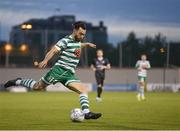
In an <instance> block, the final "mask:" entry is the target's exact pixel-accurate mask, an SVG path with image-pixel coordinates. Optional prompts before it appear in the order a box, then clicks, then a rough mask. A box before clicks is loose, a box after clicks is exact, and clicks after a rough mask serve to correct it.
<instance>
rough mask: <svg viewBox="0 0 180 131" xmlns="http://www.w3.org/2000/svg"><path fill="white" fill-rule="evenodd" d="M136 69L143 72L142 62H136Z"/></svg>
mask: <svg viewBox="0 0 180 131" xmlns="http://www.w3.org/2000/svg"><path fill="white" fill-rule="evenodd" d="M135 68H136V69H137V70H138V71H141V70H142V68H141V66H140V61H137V62H136V65H135Z"/></svg>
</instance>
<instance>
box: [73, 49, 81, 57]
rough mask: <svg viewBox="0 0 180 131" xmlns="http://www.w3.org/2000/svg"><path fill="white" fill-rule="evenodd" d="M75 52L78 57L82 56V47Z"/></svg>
mask: <svg viewBox="0 0 180 131" xmlns="http://www.w3.org/2000/svg"><path fill="white" fill-rule="evenodd" d="M74 54H75V55H76V57H78V58H80V56H81V49H76V50H75V51H74Z"/></svg>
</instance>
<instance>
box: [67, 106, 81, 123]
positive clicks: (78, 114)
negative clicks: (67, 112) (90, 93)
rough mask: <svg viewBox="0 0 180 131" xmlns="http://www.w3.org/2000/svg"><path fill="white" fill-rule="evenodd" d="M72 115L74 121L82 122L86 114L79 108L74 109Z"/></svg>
mask: <svg viewBox="0 0 180 131" xmlns="http://www.w3.org/2000/svg"><path fill="white" fill-rule="evenodd" d="M70 117H71V120H72V121H73V122H82V121H83V120H84V114H83V112H82V110H81V109H79V108H75V109H72V110H71V116H70Z"/></svg>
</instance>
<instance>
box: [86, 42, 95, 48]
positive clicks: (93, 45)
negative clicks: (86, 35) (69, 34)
mask: <svg viewBox="0 0 180 131" xmlns="http://www.w3.org/2000/svg"><path fill="white" fill-rule="evenodd" d="M87 44H88V46H89V47H91V48H96V45H95V44H93V43H87Z"/></svg>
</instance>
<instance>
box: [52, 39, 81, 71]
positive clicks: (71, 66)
mask: <svg viewBox="0 0 180 131" xmlns="http://www.w3.org/2000/svg"><path fill="white" fill-rule="evenodd" d="M55 47H56V48H57V49H58V50H60V52H61V53H60V55H59V58H58V60H57V62H56V63H55V65H59V66H61V67H63V68H65V69H67V70H70V71H71V72H72V73H75V68H76V67H77V65H78V63H79V60H80V55H81V42H78V41H75V40H74V39H73V38H72V36H66V37H64V38H62V39H61V40H59V41H58V42H57V43H56V45H55Z"/></svg>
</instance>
